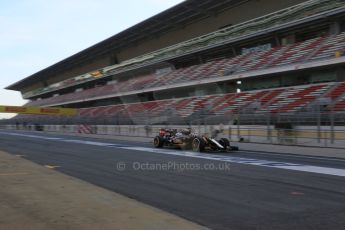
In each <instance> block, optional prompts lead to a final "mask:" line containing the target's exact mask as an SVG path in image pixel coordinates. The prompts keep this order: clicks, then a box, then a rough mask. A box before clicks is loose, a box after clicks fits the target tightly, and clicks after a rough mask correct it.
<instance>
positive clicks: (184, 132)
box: [181, 128, 192, 135]
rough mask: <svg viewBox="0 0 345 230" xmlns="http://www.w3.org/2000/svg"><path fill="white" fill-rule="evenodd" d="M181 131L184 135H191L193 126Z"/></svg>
mask: <svg viewBox="0 0 345 230" xmlns="http://www.w3.org/2000/svg"><path fill="white" fill-rule="evenodd" d="M181 133H182V134H183V135H190V134H191V133H192V129H191V128H186V129H182V130H181Z"/></svg>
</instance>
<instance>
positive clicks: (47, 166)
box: [44, 165, 60, 169]
mask: <svg viewBox="0 0 345 230" xmlns="http://www.w3.org/2000/svg"><path fill="white" fill-rule="evenodd" d="M44 167H46V168H48V169H56V168H60V166H57V165H45V166H44Z"/></svg>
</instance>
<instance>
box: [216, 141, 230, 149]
mask: <svg viewBox="0 0 345 230" xmlns="http://www.w3.org/2000/svg"><path fill="white" fill-rule="evenodd" d="M218 142H219V144H221V145H222V146H223V147H224V149H228V148H230V141H229V140H228V139H226V138H221V139H220V140H219V141H218Z"/></svg>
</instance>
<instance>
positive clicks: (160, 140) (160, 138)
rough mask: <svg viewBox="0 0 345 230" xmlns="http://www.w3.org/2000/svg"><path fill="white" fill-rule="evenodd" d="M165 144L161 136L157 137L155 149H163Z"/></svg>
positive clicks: (154, 144)
mask: <svg viewBox="0 0 345 230" xmlns="http://www.w3.org/2000/svg"><path fill="white" fill-rule="evenodd" d="M163 144H164V140H163V138H162V137H160V136H156V137H155V138H154V139H153V146H154V147H155V148H162V147H163Z"/></svg>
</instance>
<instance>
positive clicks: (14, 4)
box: [0, 0, 182, 118]
mask: <svg viewBox="0 0 345 230" xmlns="http://www.w3.org/2000/svg"><path fill="white" fill-rule="evenodd" d="M180 2H182V0H126V1H117V0H11V1H0V73H1V77H0V105H23V104H24V103H25V101H24V100H22V98H21V96H20V94H19V93H17V92H13V91H8V90H4V89H3V88H4V87H6V86H8V85H10V84H12V83H14V82H16V81H18V80H20V79H22V78H24V77H27V76H29V75H31V74H33V73H36V72H37V71H39V70H41V69H43V68H45V67H48V66H50V65H52V64H54V63H56V62H58V61H60V60H62V59H64V58H66V57H68V56H70V55H72V54H74V53H77V52H79V51H81V50H83V49H85V48H87V47H89V46H91V45H93V44H95V43H97V42H100V41H101V40H104V39H106V38H108V37H110V36H112V35H114V34H116V33H118V32H121V31H122V30H124V29H126V28H128V27H130V26H133V25H135V24H136V23H138V22H140V21H142V20H144V19H147V18H149V17H151V16H153V15H155V14H157V13H159V12H161V11H163V10H165V9H167V8H169V7H171V6H174V5H176V4H178V3H180ZM8 116H10V115H5V114H0V118H4V117H8Z"/></svg>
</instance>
